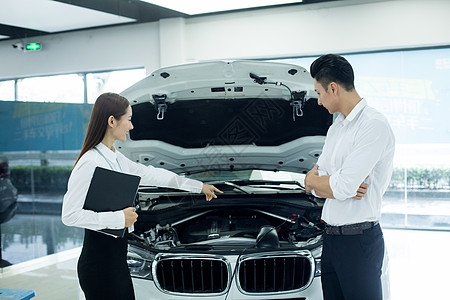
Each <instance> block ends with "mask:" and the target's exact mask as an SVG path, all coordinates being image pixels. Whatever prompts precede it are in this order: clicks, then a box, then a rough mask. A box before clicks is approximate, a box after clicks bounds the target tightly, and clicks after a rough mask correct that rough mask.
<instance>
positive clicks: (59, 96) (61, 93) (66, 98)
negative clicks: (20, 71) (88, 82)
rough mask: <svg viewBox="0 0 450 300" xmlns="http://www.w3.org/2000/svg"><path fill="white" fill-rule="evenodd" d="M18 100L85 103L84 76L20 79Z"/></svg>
mask: <svg viewBox="0 0 450 300" xmlns="http://www.w3.org/2000/svg"><path fill="white" fill-rule="evenodd" d="M17 100H19V101H32V102H64V103H83V102H84V82H83V76H82V75H79V74H69V75H57V76H45V77H32V78H24V79H19V80H18V81H17Z"/></svg>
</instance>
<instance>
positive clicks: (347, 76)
mask: <svg viewBox="0 0 450 300" xmlns="http://www.w3.org/2000/svg"><path fill="white" fill-rule="evenodd" d="M310 73H311V76H312V78H314V79H316V81H317V82H319V83H320V84H321V85H322V86H323V87H324V88H325V90H327V89H328V85H329V84H330V82H336V83H338V84H340V85H342V86H343V87H344V89H345V90H347V91H351V90H353V89H354V88H355V83H354V81H355V75H354V74H353V68H352V66H351V65H350V63H349V62H348V61H347V60H346V59H345V58H343V57H342V56H339V55H336V54H326V55H323V56H321V57H319V58H318V59H316V60H315V61H313V63H312V64H311V67H310Z"/></svg>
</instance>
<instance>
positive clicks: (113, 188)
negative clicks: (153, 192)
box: [83, 167, 141, 237]
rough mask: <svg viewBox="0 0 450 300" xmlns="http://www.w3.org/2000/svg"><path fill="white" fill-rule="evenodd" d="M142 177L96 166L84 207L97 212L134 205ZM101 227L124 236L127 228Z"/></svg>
mask: <svg viewBox="0 0 450 300" xmlns="http://www.w3.org/2000/svg"><path fill="white" fill-rule="evenodd" d="M140 181H141V177H139V176H136V175H131V174H126V173H121V172H117V171H113V170H109V169H105V168H101V167H96V168H95V170H94V175H93V176H92V180H91V184H90V185H89V189H88V192H87V195H86V200H85V201H84V206H83V208H84V209H88V210H92V211H95V212H105V211H117V210H122V209H124V208H127V207H130V206H134V199H135V198H136V194H137V190H138V188H139V182H140ZM126 229H127V228H121V229H101V230H99V232H102V233H104V234H107V235H111V236H114V237H124V235H125V230H126Z"/></svg>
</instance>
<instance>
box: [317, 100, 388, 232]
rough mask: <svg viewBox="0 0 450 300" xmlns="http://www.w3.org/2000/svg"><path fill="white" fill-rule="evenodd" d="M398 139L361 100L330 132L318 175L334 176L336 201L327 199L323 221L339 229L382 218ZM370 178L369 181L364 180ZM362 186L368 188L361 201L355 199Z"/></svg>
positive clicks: (381, 116)
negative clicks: (365, 184)
mask: <svg viewBox="0 0 450 300" xmlns="http://www.w3.org/2000/svg"><path fill="white" fill-rule="evenodd" d="M394 151H395V138H394V134H393V132H392V129H391V127H390V126H389V123H388V121H387V120H386V118H385V117H384V116H383V115H382V114H381V113H380V112H378V111H377V110H375V109H374V108H372V107H370V106H368V105H367V103H366V100H365V99H362V100H361V101H360V102H359V103H358V104H357V105H356V106H355V107H354V108H353V110H352V111H351V112H350V114H349V115H348V116H347V117H346V118H345V117H344V115H342V114H340V115H339V116H338V117H337V118H336V120H335V122H334V123H333V124H332V125H331V126H330V128H329V129H328V133H327V136H326V138H325V145H324V147H323V150H322V154H321V155H320V157H319V160H318V162H317V164H318V165H319V175H320V176H322V175H331V176H330V181H329V183H330V187H331V190H332V191H333V195H334V197H335V199H326V201H325V204H324V207H323V211H322V219H323V220H324V221H325V222H327V223H328V224H330V225H333V226H340V225H345V224H354V223H360V222H365V221H377V220H379V219H380V217H381V200H382V197H383V194H384V192H385V191H386V189H387V187H388V184H389V181H390V179H391V175H392V167H393V157H394ZM367 175H369V178H368V179H367V180H365V178H366V177H367ZM362 182H366V183H368V184H369V188H368V191H367V193H366V194H365V196H364V197H363V198H362V199H361V200H356V199H352V197H353V196H355V195H356V191H357V190H358V187H359V186H360V184H361V183H362Z"/></svg>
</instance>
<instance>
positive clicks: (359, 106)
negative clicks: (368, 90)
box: [340, 98, 367, 125]
mask: <svg viewBox="0 0 450 300" xmlns="http://www.w3.org/2000/svg"><path fill="white" fill-rule="evenodd" d="M366 106H367V101H366V99H364V98H362V99H361V101H359V102H358V104H356V105H355V107H353V109H352V111H351V112H350V113H349V114H348V116H347V117H346V118H345V119H343V120H342V124H343V125H345V124H347V123H350V122H351V121H353V120H354V119H355V118H356V116H357V115H358V114H359V112H360V111H362V110H363V109H364V107H366ZM340 117H342V118H344V115H342V114H341V115H340Z"/></svg>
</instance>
